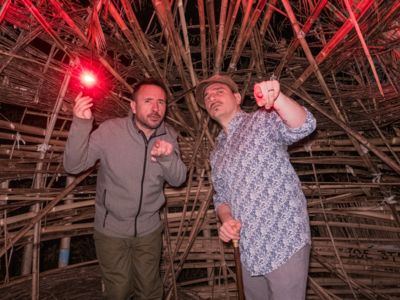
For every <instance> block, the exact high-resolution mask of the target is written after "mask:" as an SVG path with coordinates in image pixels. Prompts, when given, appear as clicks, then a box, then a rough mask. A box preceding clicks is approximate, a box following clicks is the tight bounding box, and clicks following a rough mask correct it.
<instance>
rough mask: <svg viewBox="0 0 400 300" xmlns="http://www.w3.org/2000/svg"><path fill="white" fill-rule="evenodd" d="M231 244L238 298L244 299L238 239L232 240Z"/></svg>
mask: <svg viewBox="0 0 400 300" xmlns="http://www.w3.org/2000/svg"><path fill="white" fill-rule="evenodd" d="M232 244H233V255H234V257H235V268H236V286H237V289H238V299H239V300H244V299H245V298H244V286H243V274H242V263H241V261H240V248H239V241H238V240H232Z"/></svg>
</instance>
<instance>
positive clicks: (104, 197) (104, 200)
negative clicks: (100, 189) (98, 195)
mask: <svg viewBox="0 0 400 300" xmlns="http://www.w3.org/2000/svg"><path fill="white" fill-rule="evenodd" d="M106 194H107V190H106V189H105V190H104V194H103V205H104V209H105V210H106V214H105V215H104V220H103V228H104V227H106V219H107V216H108V209H107V206H106Z"/></svg>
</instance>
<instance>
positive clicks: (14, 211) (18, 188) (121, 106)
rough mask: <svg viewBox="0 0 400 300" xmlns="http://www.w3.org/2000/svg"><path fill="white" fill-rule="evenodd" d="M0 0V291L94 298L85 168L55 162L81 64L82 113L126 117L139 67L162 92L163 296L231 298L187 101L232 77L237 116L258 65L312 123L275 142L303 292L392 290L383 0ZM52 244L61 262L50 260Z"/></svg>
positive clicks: (395, 236) (395, 16)
mask: <svg viewBox="0 0 400 300" xmlns="http://www.w3.org/2000/svg"><path fill="white" fill-rule="evenodd" d="M0 3H1V5H0V28H1V35H0V142H1V145H0V184H1V187H0V208H1V209H0V253H1V255H0V257H1V265H0V279H1V283H0V295H1V296H0V298H2V299H29V298H31V299H39V298H40V299H82V298H84V299H99V297H100V276H99V269H98V266H97V264H96V261H95V258H94V257H90V255H89V254H90V253H92V252H93V245H92V243H90V236H91V233H92V222H93V213H94V206H93V204H94V197H95V188H94V187H95V182H96V175H95V174H96V172H95V171H94V170H89V171H88V172H85V173H83V174H81V175H79V176H77V177H71V176H68V174H66V173H65V172H64V170H63V165H62V154H63V148H64V145H65V141H66V137H67V133H68V129H69V126H70V123H71V117H72V105H73V99H74V98H75V96H76V94H77V90H78V89H79V87H77V83H76V77H77V72H78V71H79V69H80V68H81V66H82V65H84V64H86V65H90V66H95V68H96V70H97V72H98V73H99V74H102V76H103V77H102V78H103V79H104V82H106V83H107V84H104V86H102V87H101V88H100V89H101V91H102V97H101V100H99V101H98V102H97V103H96V105H95V108H94V110H95V118H96V121H97V122H98V123H100V122H102V121H104V120H106V119H109V118H112V117H117V116H123V115H125V114H126V113H127V111H128V109H129V98H130V93H131V92H132V88H131V86H132V84H133V83H135V82H136V81H138V80H139V79H142V78H144V77H148V76H153V77H157V78H160V79H161V80H163V81H164V82H165V84H166V85H167V86H168V87H169V92H170V96H171V101H170V103H169V111H168V122H169V123H171V124H172V125H173V126H174V127H175V128H176V129H177V130H178V131H179V132H180V146H181V150H182V156H183V159H184V162H185V163H186V165H187V166H188V169H189V173H188V180H187V182H186V183H185V184H184V185H183V186H182V187H180V188H178V189H173V188H171V187H168V186H166V187H165V193H166V196H167V204H166V207H165V208H164V210H163V212H162V217H163V219H164V222H165V224H166V227H165V234H164V251H163V260H162V276H163V282H164V287H165V298H166V299H235V298H236V297H237V291H236V285H235V280H236V277H235V265H234V260H233V249H232V247H231V245H228V244H224V243H222V242H220V241H219V240H218V237H217V234H216V232H217V227H218V222H217V218H216V215H215V212H214V210H213V204H212V194H213V191H212V185H211V182H210V167H209V162H208V154H209V152H210V150H211V149H212V147H213V140H214V138H215V136H216V134H217V132H218V127H217V126H216V124H215V123H213V122H212V121H210V120H209V119H208V117H207V115H206V113H205V112H204V111H202V110H201V109H200V108H199V107H198V106H197V104H196V103H195V101H194V87H195V86H196V84H197V83H198V82H199V80H201V79H202V78H205V77H207V76H209V75H211V74H213V73H215V72H227V73H229V74H231V75H232V76H233V78H234V80H235V81H237V82H238V83H239V84H240V86H241V92H242V95H243V96H245V97H246V101H245V102H244V109H245V110H247V111H251V110H253V109H255V105H254V101H253V99H252V97H251V94H252V87H253V84H254V83H255V82H257V81H260V80H262V79H263V78H269V77H270V76H271V75H272V74H274V75H275V76H277V77H278V78H279V79H280V81H281V83H282V86H283V89H284V90H285V92H286V93H287V94H290V95H291V96H292V97H293V98H295V99H296V100H297V101H299V102H300V103H302V104H304V105H305V106H306V107H307V108H309V109H310V110H311V111H312V112H313V113H314V115H315V116H316V118H317V120H318V125H317V126H318V127H317V131H316V132H315V133H314V134H313V135H312V136H311V137H309V138H307V139H306V140H304V141H302V142H301V143H299V144H296V145H294V146H293V147H291V148H290V153H291V160H292V163H293V165H294V166H295V168H296V170H297V172H298V174H299V176H300V179H301V180H302V186H303V190H304V193H305V195H306V197H307V200H308V210H309V215H310V220H311V227H312V228H311V230H312V238H313V247H312V256H311V263H310V270H309V282H308V289H307V299H399V298H400V214H399V211H400V205H399V196H400V158H399V156H400V23H399V20H400V1H399V0H390V1H383V0H376V1H372V0H341V1H327V0H319V1H317V0H291V1H289V0H279V1H278V0H268V1H267V0H260V1H254V0H242V1H239V0H232V1H228V0H220V1H219V0H197V1H194V0H186V1H182V0H176V1H173V0H170V1H168V0H152V1H133V0H96V1H83V0H82V1H78V0H75V1H67V0H49V1H42V0H37V1H34V0H1V1H0ZM85 241H86V242H85ZM85 243H86V244H85ZM61 248H63V249H70V250H69V251H70V253H71V256H74V257H75V263H73V264H71V265H68V266H64V265H63V264H60V263H59V264H58V265H57V257H58V255H59V252H60V249H61ZM51 256H54V257H56V259H55V261H56V263H55V264H54V263H53V264H50V265H49V264H47V265H46V264H45V262H46V261H47V262H49V261H53V262H54V259H53V260H52V259H51ZM76 257H78V258H79V259H76Z"/></svg>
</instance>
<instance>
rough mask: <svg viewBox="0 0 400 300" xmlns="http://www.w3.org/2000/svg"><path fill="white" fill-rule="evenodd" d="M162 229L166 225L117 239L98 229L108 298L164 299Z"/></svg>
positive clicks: (97, 252)
mask: <svg viewBox="0 0 400 300" xmlns="http://www.w3.org/2000/svg"><path fill="white" fill-rule="evenodd" d="M161 232H162V227H160V228H159V229H157V230H156V231H154V232H152V233H150V234H148V235H146V236H142V237H130V238H115V237H109V236H106V235H104V234H102V233H100V232H98V231H96V230H95V232H94V241H95V246H96V254H97V258H98V260H99V265H100V269H101V272H102V278H103V283H104V286H105V293H104V297H105V299H110V300H111V299H112V300H127V299H129V297H131V296H133V299H134V300H136V299H140V300H142V299H146V300H149V299H157V300H158V299H162V295H163V286H162V282H161V278H160V258H161V247H162V237H161Z"/></svg>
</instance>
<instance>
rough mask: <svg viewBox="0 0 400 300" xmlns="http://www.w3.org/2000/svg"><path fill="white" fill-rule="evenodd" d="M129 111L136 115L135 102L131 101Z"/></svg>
mask: <svg viewBox="0 0 400 300" xmlns="http://www.w3.org/2000/svg"><path fill="white" fill-rule="evenodd" d="M131 109H132V112H133V113H134V114H136V101H131Z"/></svg>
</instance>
